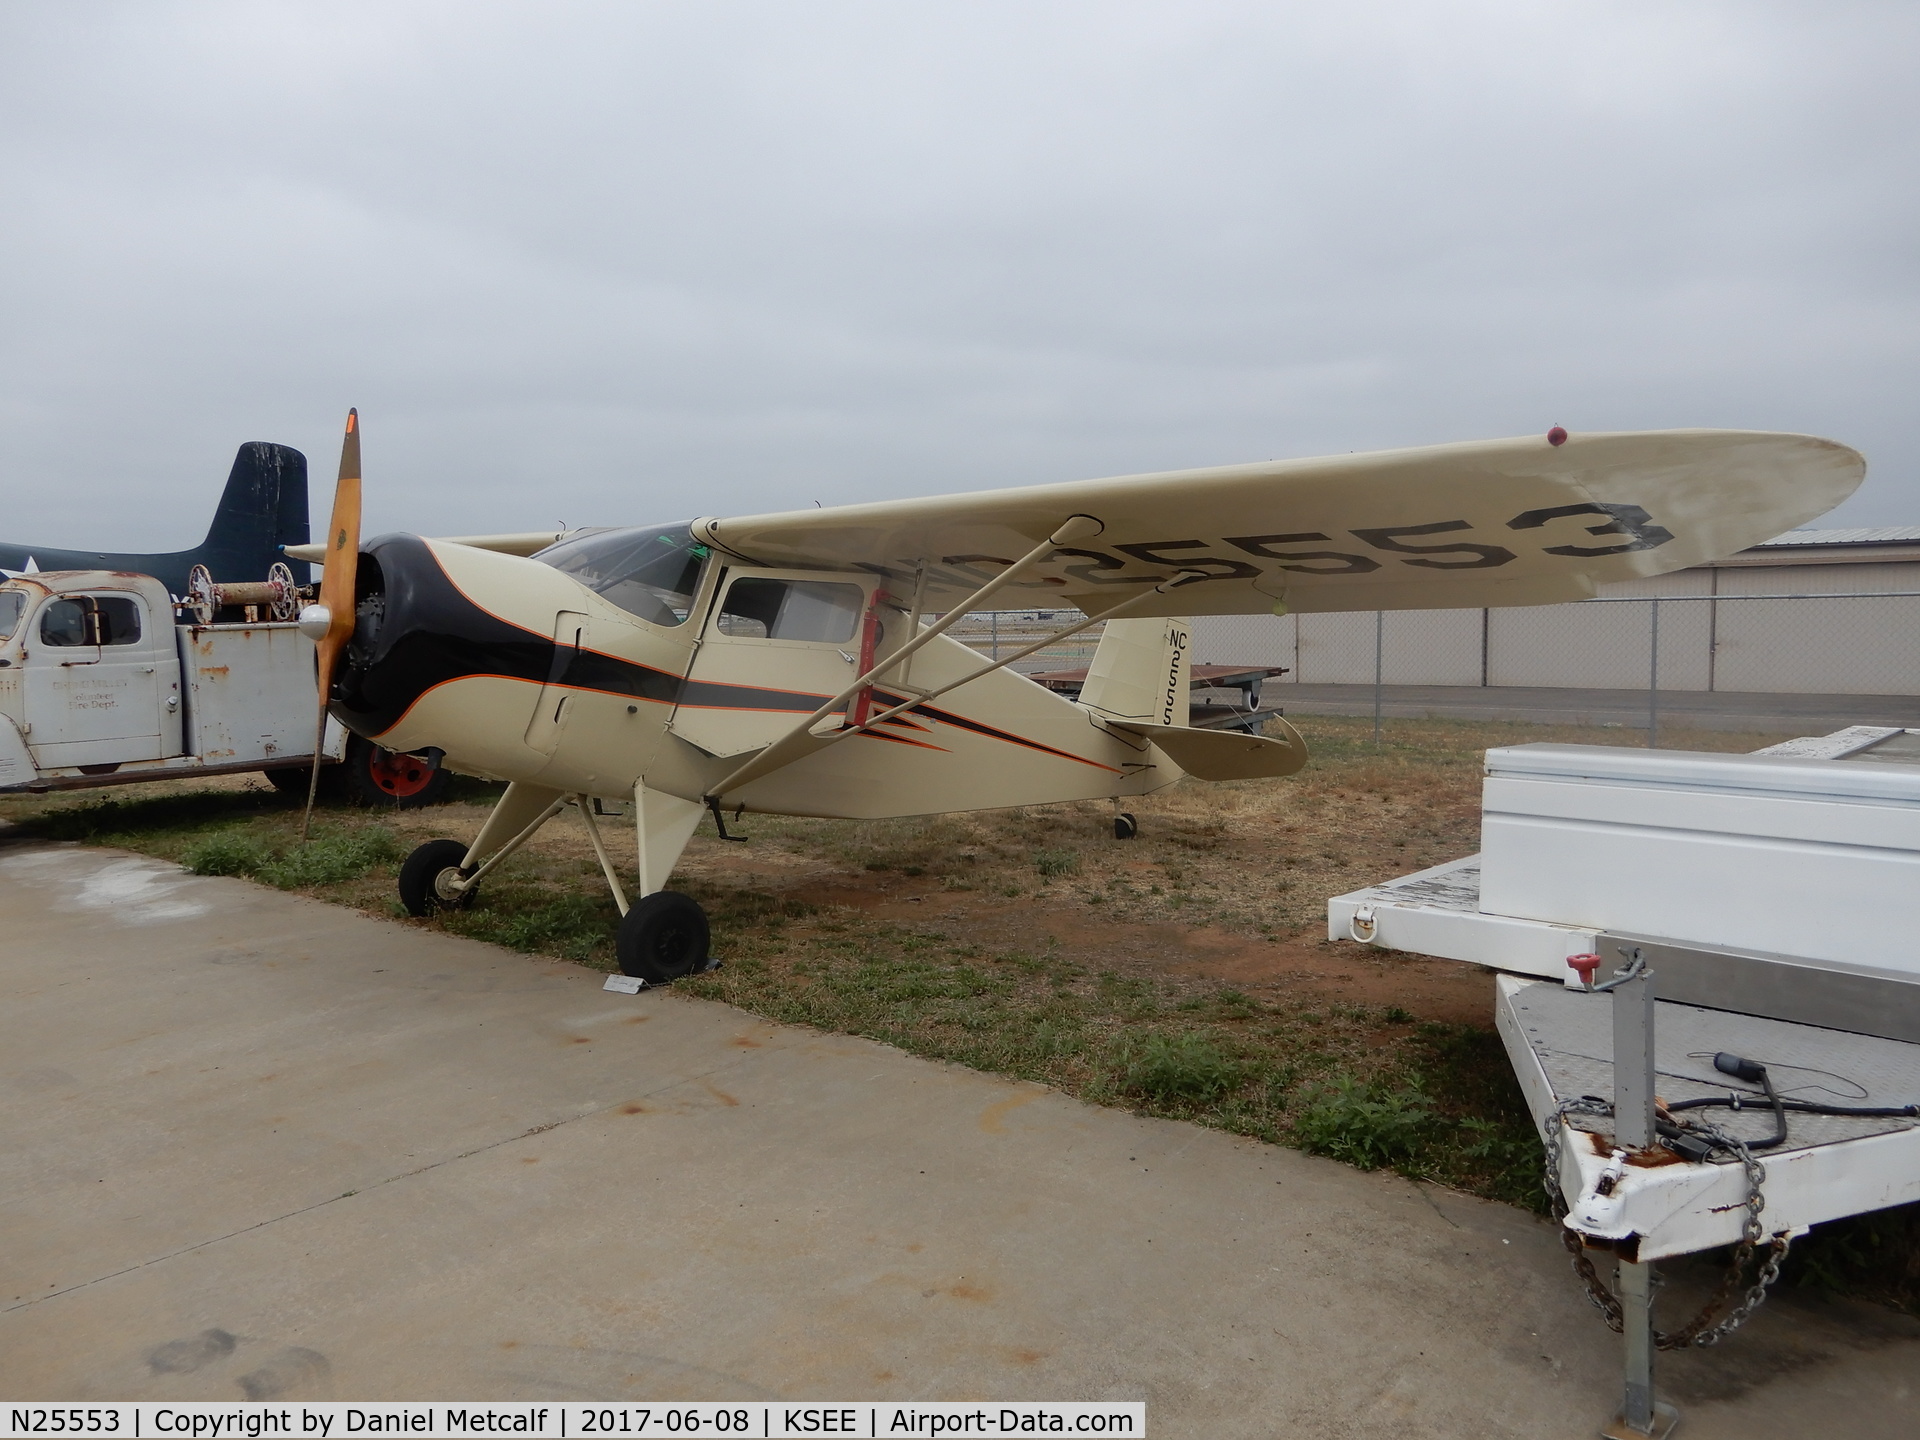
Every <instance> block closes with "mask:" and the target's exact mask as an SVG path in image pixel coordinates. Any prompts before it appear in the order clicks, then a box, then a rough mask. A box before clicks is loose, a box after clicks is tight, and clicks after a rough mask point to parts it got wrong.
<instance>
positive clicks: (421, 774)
mask: <svg viewBox="0 0 1920 1440" xmlns="http://www.w3.org/2000/svg"><path fill="white" fill-rule="evenodd" d="M452 783H453V776H452V775H451V774H450V773H449V772H447V771H445V770H436V769H434V768H433V767H432V766H430V765H428V764H427V762H426V761H424V760H422V759H421V758H420V757H419V756H417V755H407V754H403V753H401V752H399V751H396V750H383V749H381V748H380V746H378V745H376V744H374V743H373V742H372V741H371V740H367V739H363V738H362V737H361V736H358V735H350V736H348V737H347V753H346V758H345V759H343V760H342V761H341V762H340V763H339V764H338V765H328V766H325V767H323V768H322V769H321V771H320V785H321V788H322V789H324V790H329V791H331V792H332V793H334V794H335V795H337V796H338V797H339V798H340V799H342V800H346V801H348V802H349V803H351V804H354V805H377V806H385V807H393V806H397V807H399V808H400V809H402V810H412V809H414V808H416V807H418V806H421V805H438V804H439V803H440V802H441V800H442V799H444V798H445V796H446V793H447V787H448V786H449V785H451V784H452Z"/></svg>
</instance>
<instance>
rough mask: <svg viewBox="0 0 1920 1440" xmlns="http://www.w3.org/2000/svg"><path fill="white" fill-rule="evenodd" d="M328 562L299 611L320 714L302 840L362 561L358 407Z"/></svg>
mask: <svg viewBox="0 0 1920 1440" xmlns="http://www.w3.org/2000/svg"><path fill="white" fill-rule="evenodd" d="M321 563H322V564H323V565H324V566H325V567H326V568H325V569H324V570H322V571H321V574H320V598H319V600H318V601H317V602H316V603H314V604H312V605H309V606H308V607H307V608H306V609H305V610H302V611H301V612H300V632H301V634H303V635H305V636H307V637H308V638H309V639H311V640H312V641H313V642H314V644H315V646H316V647H317V648H318V650H319V652H320V654H319V668H318V680H319V685H320V715H319V719H318V720H317V721H316V722H315V725H314V732H313V775H312V778H311V779H309V780H308V782H307V809H306V813H305V814H304V815H302V816H301V817H300V840H301V842H302V843H303V844H304V843H305V842H306V838H307V827H308V826H309V825H310V824H311V823H312V821H313V801H314V797H315V796H316V795H317V794H318V793H319V790H320V749H321V746H322V745H323V744H324V743H325V742H326V737H327V697H328V696H330V695H331V694H332V693H333V676H334V670H335V668H336V667H337V666H338V664H339V661H340V654H341V652H342V651H343V650H345V649H346V648H347V641H348V640H350V639H352V638H353V596H354V579H355V572H356V571H357V570H358V568H359V564H360V412H359V411H358V410H349V411H347V434H346V438H345V439H344V440H342V441H341V442H340V478H339V479H338V480H337V481H335V482H334V487H333V517H332V519H331V520H329V521H328V523H327V558H326V559H325V560H324V561H322V562H321Z"/></svg>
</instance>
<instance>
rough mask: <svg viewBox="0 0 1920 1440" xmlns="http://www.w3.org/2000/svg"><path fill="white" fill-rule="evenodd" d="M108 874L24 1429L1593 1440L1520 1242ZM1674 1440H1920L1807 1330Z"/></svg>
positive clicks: (36, 1238)
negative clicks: (582, 1409) (1005, 1403)
mask: <svg viewBox="0 0 1920 1440" xmlns="http://www.w3.org/2000/svg"><path fill="white" fill-rule="evenodd" d="M601 978H602V977H601V976H599V975H597V974H595V973H593V972H590V971H587V970H584V969H581V968H578V967H575V966H570V965H560V964H545V963H540V962H535V961H530V960H528V959H526V958H525V957H522V956H519V955H515V954H510V953H508V952H505V951H502V950H497V949H493V948H491V947H488V946H485V945H479V944H474V943H471V942H465V941H460V940H455V939H451V938H448V937H445V936H441V935H436V934H432V933H428V932H423V931H420V930H416V929H412V928H409V927H406V926H403V925H399V924H393V923H388V922H383V921H378V920H372V919H368V918H365V917H362V916H359V915H355V914H352V913H350V912H348V911H345V910H341V909H337V908H334V907H331V906H327V905H323V904H320V903H317V902H311V901H306V900H301V899H297V898H293V897H289V896H286V895H282V894H279V893H277V892H274V891H270V890H266V889H262V888H259V887H256V886H253V885H250V884H248V883H246V882H243V881H238V880H212V879H198V878H195V877H192V876H188V875H185V874H183V873H182V872H180V871H179V870H177V869H176V868H174V867H172V866H169V865H163V864H159V863H157V862H154V861H149V860H144V859H139V858H135V857H131V856H127V855H123V854H119V853H116V852H112V851H101V850H86V849H79V848H75V847H66V846H26V845H20V844H15V845H11V846H6V845H0V995H3V996H4V1003H3V1005H0V1277H3V1279H0V1397H4V1398H8V1399H21V1398H32V1399H69V1398H71V1399H80V1398H86V1397H103V1398H118V1399H168V1398H176V1399H210V1400H222V1399H239V1398H241V1397H243V1396H247V1395H252V1396H255V1397H259V1398H271V1397H279V1396H284V1397H286V1398H289V1399H292V1398H312V1399H322V1398H334V1399H432V1400H463V1399H464V1400H472V1399H508V1398H518V1399H569V1400H572V1399H581V1400H585V1399H594V1398H605V1399H609V1400H614V1399H627V1398H632V1399H693V1398H709V1399H722V1398H730V1397H740V1398H760V1397H765V1398H796V1399H797V1398H823V1399H847V1400H855V1399H887V1398H925V1399H966V1398H985V1399H995V1398H1007V1399H1018V1398H1028V1399H1076V1398H1087V1399H1099V1398H1114V1399H1139V1398H1144V1399H1145V1400H1146V1401H1147V1402H1148V1407H1149V1408H1148V1420H1149V1426H1150V1429H1151V1431H1152V1433H1153V1434H1155V1435H1159V1436H1208V1437H1230V1436H1248V1437H1255V1436H1259V1437H1266V1436H1276V1435H1284V1436H1383V1437H1384V1436H1396V1437H1398V1436H1407V1435H1432V1436H1455V1435H1458V1436H1473V1437H1476V1440H1480V1437H1487V1436H1524V1437H1528V1440H1543V1437H1559V1436H1566V1437H1574V1436H1588V1435H1591V1434H1593V1433H1594V1431H1595V1429H1596V1427H1597V1424H1598V1422H1599V1421H1600V1420H1601V1419H1602V1418H1604V1412H1605V1411H1606V1410H1607V1408H1608V1406H1609V1405H1610V1403H1611V1402H1612V1401H1613V1400H1614V1398H1615V1389H1614V1387H1615V1384H1616V1377H1617V1375H1618V1370H1617V1368H1616V1364H1617V1362H1616V1350H1615V1347H1616V1345H1617V1341H1615V1340H1613V1338H1612V1337H1610V1336H1609V1335H1608V1334H1607V1333H1606V1332H1605V1330H1604V1328H1603V1327H1602V1326H1601V1324H1600V1322H1599V1321H1598V1319H1597V1318H1596V1317H1595V1316H1594V1314H1593V1312H1592V1311H1591V1310H1589V1309H1588V1307H1587V1304H1586V1302H1585V1301H1584V1300H1583V1299H1582V1298H1581V1296H1580V1293H1579V1291H1578V1289H1577V1288H1576V1285H1575V1282H1574V1280H1573V1277H1572V1275H1571V1274H1570V1273H1569V1272H1568V1269H1567V1266H1566V1261H1565V1256H1564V1253H1563V1252H1562V1250H1561V1248H1560V1246H1559V1244H1558V1243H1557V1241H1556V1240H1555V1238H1554V1236H1553V1234H1552V1232H1551V1230H1550V1229H1549V1227H1547V1226H1546V1225H1545V1224H1543V1223H1541V1222H1539V1221H1536V1220H1535V1219H1533V1218H1532V1217H1530V1216H1527V1215H1523V1214H1521V1213H1519V1212H1517V1211H1514V1210H1511V1209H1507V1208H1505V1207H1502V1206H1497V1205H1491V1204H1486V1203H1483V1202H1480V1201H1476V1200H1471V1199H1466V1198H1463V1197H1460V1196H1456V1195H1451V1194H1449V1193H1447V1192H1445V1191H1439V1190H1434V1189H1432V1188H1430V1187H1421V1186H1415V1185H1412V1184H1409V1183H1407V1182H1406V1181H1404V1180H1400V1179H1397V1178H1394V1177H1392V1176H1387V1175H1366V1174H1362V1173H1360V1172H1358V1171H1354V1170H1350V1169H1347V1168H1345V1167H1343V1166H1340V1165H1336V1164H1333V1163H1330V1162H1328V1161H1323V1160H1316V1159H1313V1158H1311V1157H1308V1156H1304V1155H1299V1154H1296V1153H1293V1152H1291V1151H1285V1150H1277V1149H1273V1148H1270V1147H1266V1146H1262V1145H1259V1144H1256V1143H1253V1142H1250V1141H1245V1140H1238V1139H1234V1138H1232V1137H1229V1136H1226V1135H1221V1134H1216V1133H1213V1132H1210V1131H1205V1130H1200V1129H1197V1128H1194V1127H1191V1126H1186V1125H1178V1124H1170V1123H1164V1122H1158V1121H1148V1120H1141V1119H1138V1118H1135V1117H1132V1116H1129V1115H1126V1114H1123V1113H1119V1112H1115V1111H1107V1110H1098V1109H1092V1108H1089V1107H1086V1106H1083V1105H1080V1104H1078V1103H1076V1102H1074V1101H1072V1100H1069V1099H1066V1098H1063V1097H1061V1096H1059V1095H1056V1094H1053V1093H1050V1092H1048V1091H1045V1090H1042V1089H1040V1088H1037V1087H1033V1086H1023V1085H1018V1084H1013V1083H1009V1082H1006V1081H1002V1080H996V1079H992V1078H989V1077H986V1076H982V1075H978V1074H974V1073H971V1072H969V1071H965V1070H960V1069H956V1068H951V1067H945V1066H939V1065H933V1064H929V1063H926V1062H924V1061H920V1060H915V1059H912V1058H910V1057H908V1056H905V1055H902V1054H900V1053H898V1052H895V1051H893V1050H889V1049H886V1048H884V1047H882V1046H879V1045H874V1044H869V1043H866V1042H864V1041H859V1040H852V1039H847V1038H843V1037H836V1036H824V1035H817V1034H814V1033H811V1032H808V1031H805V1030H799V1029H792V1028H787V1027H782V1026H776V1025H770V1024H766V1023H764V1022H762V1021H759V1020H756V1019H754V1018H752V1017H750V1016H747V1015H744V1014H742V1013H740V1012H738V1011H735V1010H731V1009H728V1008H726V1007H724V1006H719V1005H712V1004H705V1003H701V1002H697V1001H691V1000H687V999H684V998H680V997H676V996H674V995H672V994H655V993H649V994H645V995H640V996H622V995H612V994H607V993H604V992H603V991H602V990H601V989H600V982H601ZM1663 1382H1664V1384H1665V1385H1666V1387H1667V1393H1668V1395H1669V1396H1670V1397H1671V1398H1673V1399H1676V1400H1678V1401H1679V1402H1680V1404H1681V1405H1682V1406H1683V1408H1684V1410H1685V1421H1684V1423H1685V1424H1686V1426H1687V1433H1688V1434H1689V1435H1690V1436H1694V1437H1699V1440H1706V1437H1710V1436H1729V1437H1731V1436H1738V1437H1740V1440H1760V1437H1767V1436H1789V1435H1791V1436H1805V1435H1820V1434H1825V1435H1838V1434H1845V1435H1848V1436H1849V1437H1853V1440H1868V1437H1876V1436H1887V1437H1893V1436H1910V1435H1912V1434H1914V1433H1916V1431H1917V1430H1920V1325H1917V1324H1915V1323H1913V1322H1910V1321H1907V1320H1903V1319H1901V1318H1899V1317H1895V1316H1891V1315H1887V1314H1885V1313H1883V1312H1878V1311H1874V1310H1871V1309H1868V1308H1865V1307H1860V1306H1853V1305H1845V1304H1836V1305H1826V1306H1823V1305H1820V1304H1817V1303H1814V1302H1810V1301H1807V1300H1804V1299H1801V1298H1797V1297H1788V1298H1787V1299H1786V1300H1785V1301H1783V1302H1779V1303H1775V1304H1772V1305H1769V1306H1768V1307H1767V1309H1766V1310H1764V1311H1763V1312H1762V1314H1761V1316H1760V1317H1759V1318H1758V1319H1757V1320H1756V1321H1755V1322H1754V1323H1753V1325H1751V1326H1750V1327H1749V1329H1748V1330H1747V1331H1745V1332H1743V1333H1742V1334H1741V1335H1740V1336H1738V1337H1737V1338H1736V1339H1734V1340H1733V1341H1732V1342H1730V1343H1729V1344H1727V1345H1725V1346H1723V1347H1721V1348H1720V1349H1718V1350H1716V1351H1709V1352H1702V1353H1696V1354H1690V1355H1686V1356H1682V1357H1677V1358H1675V1359H1673V1360H1670V1361H1668V1362H1667V1364H1666V1366H1665V1369H1664V1371H1663Z"/></svg>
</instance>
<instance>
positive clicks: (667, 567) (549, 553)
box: [533, 524, 708, 625]
mask: <svg viewBox="0 0 1920 1440" xmlns="http://www.w3.org/2000/svg"><path fill="white" fill-rule="evenodd" d="M707 554H708V551H707V547H706V546H704V545H700V544H696V543H695V542H694V538H693V533H692V532H691V531H690V530H689V529H688V528H687V527H686V526H685V525H684V524H682V525H656V526H653V527H651V528H649V529H645V530H595V531H593V532H591V533H590V534H586V535H576V536H574V538H573V539H571V540H562V541H561V542H560V543H559V544H558V545H549V546H548V547H547V548H546V549H544V550H542V551H541V552H540V553H539V554H537V555H535V556H534V557H533V558H534V559H536V560H544V561H546V562H547V564H549V565H551V566H553V568H554V569H556V570H559V571H562V572H563V573H565V574H568V575H571V576H572V577H573V578H574V579H576V580H578V581H579V582H580V583H581V584H582V585H584V586H586V587H587V588H588V589H589V590H591V591H593V592H594V594H596V595H599V596H602V597H604V598H605V599H607V600H611V601H612V602H613V603H614V604H615V605H618V606H619V607H620V608H621V609H622V610H625V611H626V612H627V613H628V614H629V615H638V616H639V617H640V618H641V619H642V620H648V621H651V622H652V623H653V624H655V625H681V624H684V623H685V622H686V618H687V612H688V610H690V609H691V608H692V607H693V592H694V591H695V590H696V589H698V588H699V585H700V567H701V565H703V564H704V563H705V562H706V558H707Z"/></svg>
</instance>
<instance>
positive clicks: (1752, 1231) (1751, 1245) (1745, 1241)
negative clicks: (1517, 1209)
mask: <svg viewBox="0 0 1920 1440" xmlns="http://www.w3.org/2000/svg"><path fill="white" fill-rule="evenodd" d="M1569 1115H1592V1116H1596V1117H1601V1118H1610V1117H1611V1116H1612V1115H1613V1106H1612V1105H1610V1104H1608V1103H1607V1102H1606V1101H1605V1100H1602V1099H1600V1098H1599V1097H1598V1096H1596V1095H1583V1096H1581V1097H1580V1098H1578V1099H1575V1100H1562V1101H1561V1102H1560V1103H1559V1104H1558V1105H1557V1106H1555V1107H1554V1111H1553V1114H1552V1116H1551V1117H1550V1118H1549V1119H1548V1121H1547V1124H1546V1126H1545V1133H1544V1139H1545V1146H1546V1173H1545V1176H1544V1180H1545V1186H1546V1191H1547V1208H1548V1211H1549V1213H1550V1214H1551V1215H1552V1217H1553V1221H1554V1224H1555V1226H1556V1227H1557V1228H1558V1229H1559V1231H1560V1243H1561V1244H1562V1245H1564V1246H1566V1249H1567V1253H1568V1255H1570V1256H1571V1257H1572V1259H1573V1272H1574V1274H1576V1275H1578V1276H1579V1277H1580V1281H1581V1283H1582V1284H1583V1285H1584V1286H1585V1287H1586V1292H1587V1300H1588V1302H1589V1303H1591V1304H1592V1306H1593V1308H1594V1309H1596V1310H1598V1311H1599V1312H1600V1318H1601V1319H1603V1320H1605V1321H1606V1322H1607V1328H1608V1329H1609V1330H1611V1331H1613V1332H1614V1333H1615V1334H1616V1335H1617V1334H1619V1333H1620V1332H1621V1330H1622V1329H1624V1328H1625V1323H1626V1322H1625V1319H1624V1317H1623V1315H1622V1312H1621V1309H1620V1297H1619V1296H1617V1295H1615V1294H1614V1293H1613V1291H1611V1290H1610V1289H1608V1288H1607V1282H1606V1281H1604V1280H1602V1279H1601V1278H1600V1272H1599V1271H1598V1270H1596V1269H1595V1268H1594V1264H1593V1261H1592V1260H1590V1259H1589V1258H1588V1257H1587V1247H1586V1244H1585V1242H1584V1241H1582V1239H1581V1238H1580V1235H1579V1234H1578V1232H1576V1231H1574V1230H1570V1229H1568V1228H1567V1226H1566V1225H1565V1224H1563V1223H1561V1222H1563V1221H1564V1220H1565V1219H1566V1216H1567V1208H1568V1207H1567V1199H1566V1196H1565V1195H1564V1194H1563V1193H1562V1192H1561V1189H1560V1134H1561V1131H1562V1130H1564V1129H1565V1128H1566V1124H1567V1117H1568V1116H1569ZM1684 1123H1685V1124H1686V1126H1687V1128H1688V1129H1691V1130H1693V1131H1695V1132H1697V1133H1698V1134H1700V1135H1701V1136H1703V1137H1704V1138H1706V1139H1707V1140H1710V1141H1712V1142H1713V1144H1714V1146H1715V1147H1716V1148H1718V1149H1721V1150H1725V1151H1726V1152H1727V1153H1729V1154H1730V1155H1732V1156H1734V1158H1735V1159H1737V1160H1739V1162H1740V1164H1741V1166H1742V1167H1743V1168H1744V1169H1745V1170H1746V1172H1747V1200H1746V1211H1747V1213H1746V1219H1745V1221H1744V1223H1743V1224H1742V1226H1741V1235H1740V1243H1739V1244H1738V1245H1736V1246H1735V1247H1734V1251H1733V1259H1732V1260H1731V1262H1730V1263H1729V1264H1728V1266H1727V1271H1726V1273H1725V1274H1724V1275H1723V1276H1721V1279H1720V1284H1719V1286H1718V1288H1716V1289H1715V1290H1714V1292H1713V1294H1712V1295H1711V1296H1709V1297H1708V1299H1707V1303H1706V1304H1705V1305H1703V1306H1702V1307H1701V1309H1700V1313H1699V1314H1698V1315H1696V1316H1694V1317H1693V1319H1691V1320H1689V1321H1688V1322H1687V1323H1686V1324H1685V1325H1682V1326H1681V1327H1680V1328H1679V1329H1678V1330H1675V1331H1672V1332H1670V1333H1663V1332H1661V1331H1658V1330H1656V1331H1655V1332H1654V1335H1653V1343H1654V1347H1655V1348H1656V1349H1660V1350H1684V1349H1687V1348H1689V1347H1692V1346H1706V1345H1716V1344H1718V1343H1719V1342H1720V1341H1722V1340H1724V1339H1726V1338H1727V1336H1729V1335H1731V1334H1733V1332H1734V1331H1736V1330H1738V1329H1739V1328H1740V1327H1741V1326H1742V1325H1744V1324H1746V1322H1747V1321H1748V1319H1750V1318H1751V1317H1752V1315H1753V1312H1754V1311H1756V1310H1758V1309H1759V1308H1760V1306H1761V1305H1762V1304H1763V1303H1764V1302H1765V1300H1766V1298H1767V1291H1768V1290H1769V1289H1770V1288H1771V1287H1772V1285H1773V1283H1774V1282H1775V1281H1776V1280H1778V1279H1779V1278H1780V1267H1781V1265H1782V1264H1783V1263H1784V1262H1785V1260H1786V1258H1787V1250H1788V1247H1789V1246H1790V1245H1791V1244H1792V1243H1793V1240H1792V1237H1791V1236H1790V1235H1786V1234H1780V1235H1776V1236H1774V1237H1773V1239H1772V1241H1771V1242H1770V1243H1769V1244H1768V1246H1767V1253H1766V1255H1765V1256H1764V1257H1763V1258H1762V1260H1761V1262H1760V1268H1759V1270H1758V1272H1757V1273H1756V1274H1755V1276H1754V1280H1753V1283H1752V1284H1751V1285H1749V1286H1748V1287H1747V1290H1746V1293H1745V1294H1744V1295H1743V1296H1742V1297H1741V1299H1740V1303H1739V1304H1738V1305H1735V1306H1734V1307H1733V1308H1732V1309H1731V1310H1728V1309H1727V1305H1728V1302H1729V1301H1730V1300H1731V1299H1732V1298H1733V1295H1734V1292H1735V1290H1736V1289H1738V1287H1739V1285H1740V1281H1741V1278H1742V1277H1743V1276H1744V1275H1745V1274H1746V1272H1747V1267H1748V1266H1749V1265H1750V1264H1752V1262H1753V1256H1754V1252H1755V1251H1756V1250H1757V1249H1758V1248H1759V1246H1760V1242H1761V1241H1762V1240H1763V1239H1765V1238H1766V1230H1765V1228H1764V1227H1763V1226H1762V1225H1761V1223H1760V1212H1761V1211H1762V1210H1764V1209H1765V1208H1766V1203H1767V1202H1766V1198H1765V1196H1764V1194H1763V1192H1762V1187H1763V1186H1764V1185H1765V1184H1766V1179H1767V1167H1766V1166H1764V1165H1762V1164H1761V1163H1760V1162H1759V1161H1758V1160H1757V1159H1755V1158H1754V1154H1753V1151H1752V1150H1750V1149H1748V1148H1747V1145H1746V1142H1745V1141H1743V1140H1742V1139H1740V1137H1739V1136H1737V1135H1733V1134H1730V1133H1729V1132H1727V1131H1725V1130H1723V1129H1721V1128H1720V1127H1719V1126H1718V1125H1715V1124H1713V1123H1712V1122H1711V1121H1707V1120H1691V1121H1687V1122H1684ZM1723 1310H1725V1311H1726V1313H1725V1315H1724V1316H1722V1314H1721V1312H1722V1311H1723Z"/></svg>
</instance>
